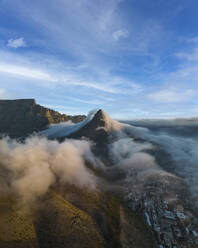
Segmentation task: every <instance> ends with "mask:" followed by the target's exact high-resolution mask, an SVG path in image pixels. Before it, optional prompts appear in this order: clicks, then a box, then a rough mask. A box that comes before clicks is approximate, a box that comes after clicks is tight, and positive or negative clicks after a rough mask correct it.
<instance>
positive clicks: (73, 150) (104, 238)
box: [0, 100, 198, 247]
mask: <svg viewBox="0 0 198 248" xmlns="http://www.w3.org/2000/svg"><path fill="white" fill-rule="evenodd" d="M5 103H6V104H9V105H10V102H5V101H4V102H3V104H4V105H5ZM14 103H15V104H14V105H12V106H13V107H14V108H15V107H16V104H19V105H20V106H21V101H17V102H16V101H15V102H14ZM26 103H28V104H27V105H26ZM29 103H30V105H29ZM24 104H25V105H24ZM23 106H26V107H25V108H24V107H23V108H22V107H19V108H17V111H18V112H17V113H18V114H19V116H23V113H24V112H25V113H26V115H27V116H29V115H30V117H31V118H29V122H30V124H31V125H29V126H27V123H26V124H25V125H26V135H23V136H22V137H19V136H18V131H17V130H15V131H16V134H17V136H16V137H17V138H18V139H15V138H9V136H8V135H9V131H10V132H11V133H12V134H13V130H12V128H11V129H9V128H7V129H6V130H7V132H8V133H7V135H6V134H3V133H1V140H0V172H1V173H0V175H1V182H0V183H1V192H0V193H1V202H2V204H4V205H6V206H7V207H8V208H9V209H10V212H9V213H8V212H7V210H6V216H7V217H6V218H5V223H7V221H8V222H9V218H10V215H12V214H13V215H15V214H17V213H18V212H16V211H20V214H21V217H20V218H22V219H21V220H22V222H21V223H19V226H21V228H23V226H24V225H26V224H24V223H26V222H27V221H28V223H29V224H28V225H29V226H28V229H27V230H28V233H29V232H30V233H31V235H30V237H29V238H28V240H29V241H28V242H29V243H30V244H33V245H35V244H38V246H39V247H45V245H46V244H48V243H49V242H50V244H51V246H50V247H53V246H54V245H55V246H56V247H62V245H65V244H66V242H67V240H69V242H71V245H73V246H74V247H75V245H77V244H78V239H76V238H77V237H80V232H81V226H79V230H76V229H73V232H74V233H75V234H74V237H75V240H76V241H72V240H73V238H71V237H70V236H68V235H69V234H68V232H67V231H66V230H68V229H67V228H68V227H67V226H66V225H65V224H64V221H60V220H61V219H63V220H65V222H67V223H71V220H72V218H73V217H72V216H75V217H74V218H78V217H77V216H78V214H79V211H80V213H81V214H82V215H81V218H82V219H83V218H87V217H86V216H87V214H88V215H89V214H90V216H91V217H90V218H91V219H90V220H89V221H90V222H89V224H88V226H87V231H86V230H85V229H84V231H85V232H90V230H91V229H92V228H93V227H92V224H91V223H95V224H96V228H99V230H101V231H100V232H102V233H100V232H99V233H98V232H97V229H96V230H95V229H93V230H92V231H93V232H95V234H94V235H96V236H97V239H96V240H95V241H93V239H92V238H93V237H94V235H93V237H92V236H91V239H90V247H91V246H92V245H93V242H96V243H94V244H96V245H98V244H100V245H101V246H99V247H106V245H108V244H113V245H112V247H114V245H115V244H116V243H118V244H119V245H121V247H122V246H123V245H126V244H127V245H129V247H130V245H131V244H132V243H134V242H135V243H136V247H144V242H148V243H149V246H150V247H157V246H160V245H164V246H165V245H166V246H167V244H171V245H173V244H176V245H180V247H186V246H188V245H190V244H196V242H197V237H196V234H197V233H198V230H197V229H198V227H197V218H198V216H197V209H198V191H197V186H198V185H197V177H198V168H197V162H198V156H197V146H198V139H197V136H196V135H194V134H193V132H195V130H196V121H197V119H175V120H174V119H171V120H136V121H135V120H132V121H125V122H124V121H122V122H119V121H116V120H113V119H112V118H111V117H110V116H109V115H108V114H106V113H105V112H104V111H103V110H101V109H99V110H93V111H91V112H89V114H88V115H87V116H86V118H85V117H83V120H82V121H79V122H78V121H77V123H73V122H71V118H72V119H73V120H75V121H76V120H79V118H80V117H79V116H78V117H75V116H72V117H69V118H70V119H69V121H67V120H66V121H64V122H60V121H61V120H59V119H57V122H56V123H54V119H53V118H55V117H54V116H56V118H57V117H58V118H62V117H61V116H60V114H59V113H55V112H53V111H52V110H50V109H46V108H44V107H42V106H39V108H38V107H37V105H35V101H33V105H32V101H30V100H23ZM35 106H36V107H35ZM13 107H10V108H13ZM35 108H36V110H35ZM33 110H34V111H33ZM32 112H34V113H35V116H36V120H37V122H34V117H32V114H31V113H32ZM40 113H42V115H41V114H40ZM49 114H50V115H49ZM43 118H44V119H45V120H48V122H49V123H50V122H51V124H48V125H46V124H45V126H43V125H42V126H41V127H40V130H38V129H39V128H38V126H37V123H40V121H41V120H42V119H43ZM46 118H47V119H46ZM64 118H68V117H67V116H64ZM6 120H7V119H6ZM20 121H21V120H20V119H19V123H20V125H19V124H18V125H16V126H15V128H16V129H17V127H18V128H19V129H20V130H21V125H22V126H23V120H22V121H21V122H20ZM7 124H8V127H9V123H7ZM35 125H36V127H37V131H35V127H34V126H35ZM28 127H29V129H28ZM193 128H194V129H193ZM186 130H187V131H186ZM189 130H191V132H189ZM33 131H34V132H33ZM28 132H29V133H28ZM106 194H107V195H106ZM107 196H108V197H113V198H112V200H107V198H108V197H107ZM84 197H85V198H84ZM87 197H88V198H87ZM106 197H107V198H106ZM96 199H97V200H96ZM89 201H91V202H92V203H91V202H90V203H89ZM93 201H94V203H93ZM95 201H96V202H97V204H96V202H95ZM104 202H106V203H105V204H113V205H111V208H113V209H114V208H115V209H114V210H112V211H115V212H113V213H109V212H108V211H109V210H108V208H107V209H106V208H104V207H102V206H103V204H104ZM11 203H12V204H13V205H12V207H11V205H10V204H11ZM84 204H85V205H86V204H88V205H86V207H85V205H84ZM90 204H91V205H90ZM95 204H96V205H95ZM98 204H99V205H98ZM96 206H97V207H96ZM74 207H75V208H74ZM76 208H77V209H76ZM117 208H119V209H120V208H122V209H123V210H122V211H123V212H122V213H120V212H119V214H118V212H117V210H116V209H117ZM44 209H46V210H45V211H44ZM94 209H97V210H94ZM0 210H1V208H0ZM43 211H44V212H43ZM68 211H69V215H67V214H66V213H67V212H68ZM76 211H77V212H76ZM82 211H83V212H82ZM95 211H96V213H95ZM3 213H4V212H3V209H2V210H1V211H0V214H1V215H2V216H3ZM57 214H58V216H59V217H58V216H57ZM70 214H71V215H70ZM122 214H124V216H128V217H127V218H129V219H128V220H129V222H124V220H123V219H122V218H123V216H122ZM115 215H116V216H117V217H116V218H118V219H119V223H120V224H119V225H114V224H113V222H111V221H112V220H110V222H108V224H107V223H106V222H105V221H106V220H105V219H106V218H110V216H112V217H113V218H114V217H115ZM129 215H130V217H129ZM30 216H35V217H34V218H35V222H34V223H32V222H31V221H32V220H31V219H30ZM83 216H84V217H83ZM99 216H100V217H99ZM51 221H52V223H54V224H53V225H52V224H50V223H51ZM80 221H83V220H80ZM134 221H135V222H138V223H139V224H138V226H137V227H136V228H137V229H134V225H133V224H132V223H133V222H134ZM101 222H102V223H103V225H102V226H101ZM13 225H15V223H13ZM32 225H33V226H32ZM56 225H57V226H60V229H61V230H62V231H61V230H60V231H59V233H58V234H55V233H54V232H53V230H56V228H57V227H56ZM120 225H121V226H120ZM30 226H31V228H33V229H29V228H30ZM104 226H105V228H108V230H109V231H108V232H103V231H102V230H103V227H104ZM44 227H45V228H44ZM6 228H8V225H7V224H5V225H4V229H3V230H4V231H3V232H5V233H6V235H7V236H6V237H8V238H7V239H6V240H4V239H3V237H2V238H1V239H0V244H2V245H8V244H12V245H16V243H15V241H14V240H13V237H11V236H9V234H8V233H7V231H6V230H7V229H6ZM9 228H10V227H9ZM46 228H47V229H46ZM62 228H63V229H62ZM64 228H66V229H64ZM90 228H91V229H90ZM120 228H123V229H122V230H123V231H122V232H124V235H125V236H126V239H125V240H124V241H123V240H122V239H121V238H119V239H118V238H116V237H117V235H116V234H115V233H119V232H120ZM142 228H143V229H144V228H146V229H145V230H146V232H145V233H144V232H143V229H142ZM167 228H168V229H167ZM20 230H21V229H20ZM20 230H19V231H17V230H15V231H14V232H15V233H16V235H19V236H20V235H21V234H20V232H21V231H20ZM50 230H51V231H50ZM136 231H137V232H140V233H141V234H140V239H139V236H138V237H136V238H135V232H136ZM128 232H130V233H131V232H132V234H133V235H134V236H133V237H130V235H128ZM35 233H36V234H35ZM167 233H168V238H167V236H166V235H167ZM32 235H33V236H32ZM109 235H110V236H111V238H110V236H109ZM112 235H113V236H112ZM144 235H146V236H145V237H144ZM157 235H160V238H159V237H158V236H157ZM181 235H183V236H184V238H183V240H182V241H181V237H180V236H181ZM17 237H18V236H17ZM33 237H34V238H33ZM60 237H62V238H60ZM143 237H144V238H143ZM9 239H10V240H11V241H12V242H10V241H9ZM85 239H87V236H86V235H83V237H82V238H81V239H79V240H81V242H85V241H83V240H85ZM31 240H33V241H31ZM60 240H62V241H60ZM140 240H142V241H141V242H140ZM20 242H21V243H20V244H22V245H23V246H22V247H25V245H27V242H25V243H24V238H23V237H22V238H21V241H20ZM32 242H33V243H32ZM29 243H28V244H29ZM71 247H72V246H71Z"/></svg>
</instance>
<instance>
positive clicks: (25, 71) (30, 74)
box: [0, 63, 54, 81]
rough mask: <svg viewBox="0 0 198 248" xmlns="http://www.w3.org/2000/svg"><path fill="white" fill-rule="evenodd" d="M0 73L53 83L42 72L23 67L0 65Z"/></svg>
mask: <svg viewBox="0 0 198 248" xmlns="http://www.w3.org/2000/svg"><path fill="white" fill-rule="evenodd" d="M0 72H3V73H8V74H13V75H17V76H22V77H27V78H33V79H40V80H46V81H54V79H53V78H52V77H51V76H50V75H49V74H48V73H46V72H44V71H41V70H38V69H32V68H28V67H24V66H17V65H14V64H6V63H0Z"/></svg>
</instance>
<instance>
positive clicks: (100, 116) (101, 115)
mask: <svg viewBox="0 0 198 248" xmlns="http://www.w3.org/2000/svg"><path fill="white" fill-rule="evenodd" d="M106 119H107V115H106V114H105V112H104V111H103V110H102V109H99V110H98V111H97V112H96V114H95V115H94V117H93V119H92V120H91V121H90V122H91V123H92V125H93V124H94V126H95V128H97V127H105V126H106Z"/></svg>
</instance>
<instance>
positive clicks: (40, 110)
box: [0, 99, 85, 138]
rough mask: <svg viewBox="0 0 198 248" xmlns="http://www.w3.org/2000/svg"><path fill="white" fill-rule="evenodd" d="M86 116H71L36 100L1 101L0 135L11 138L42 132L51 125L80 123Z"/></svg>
mask: <svg viewBox="0 0 198 248" xmlns="http://www.w3.org/2000/svg"><path fill="white" fill-rule="evenodd" d="M83 119H85V116H84V115H76V116H70V115H65V114H60V113H59V112H57V111H54V110H51V109H49V108H45V107H43V106H40V105H39V104H36V101H35V100H34V99H19V100H0V133H1V134H6V135H9V136H10V137H11V138H18V137H25V136H27V135H29V134H31V133H33V132H34V131H36V132H37V131H41V130H43V129H45V128H46V127H47V126H48V125H49V124H51V123H59V122H63V121H69V120H71V121H72V122H75V123H77V122H80V121H82V120H83Z"/></svg>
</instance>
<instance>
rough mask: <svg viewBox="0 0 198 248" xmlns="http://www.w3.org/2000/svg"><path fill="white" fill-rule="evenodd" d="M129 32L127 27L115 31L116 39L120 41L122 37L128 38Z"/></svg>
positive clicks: (114, 36)
mask: <svg viewBox="0 0 198 248" xmlns="http://www.w3.org/2000/svg"><path fill="white" fill-rule="evenodd" d="M128 34H129V32H128V31H127V30H125V29H120V30H117V31H115V32H114V33H113V38H114V40H116V41H118V40H119V39H120V38H127V37H128Z"/></svg>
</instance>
